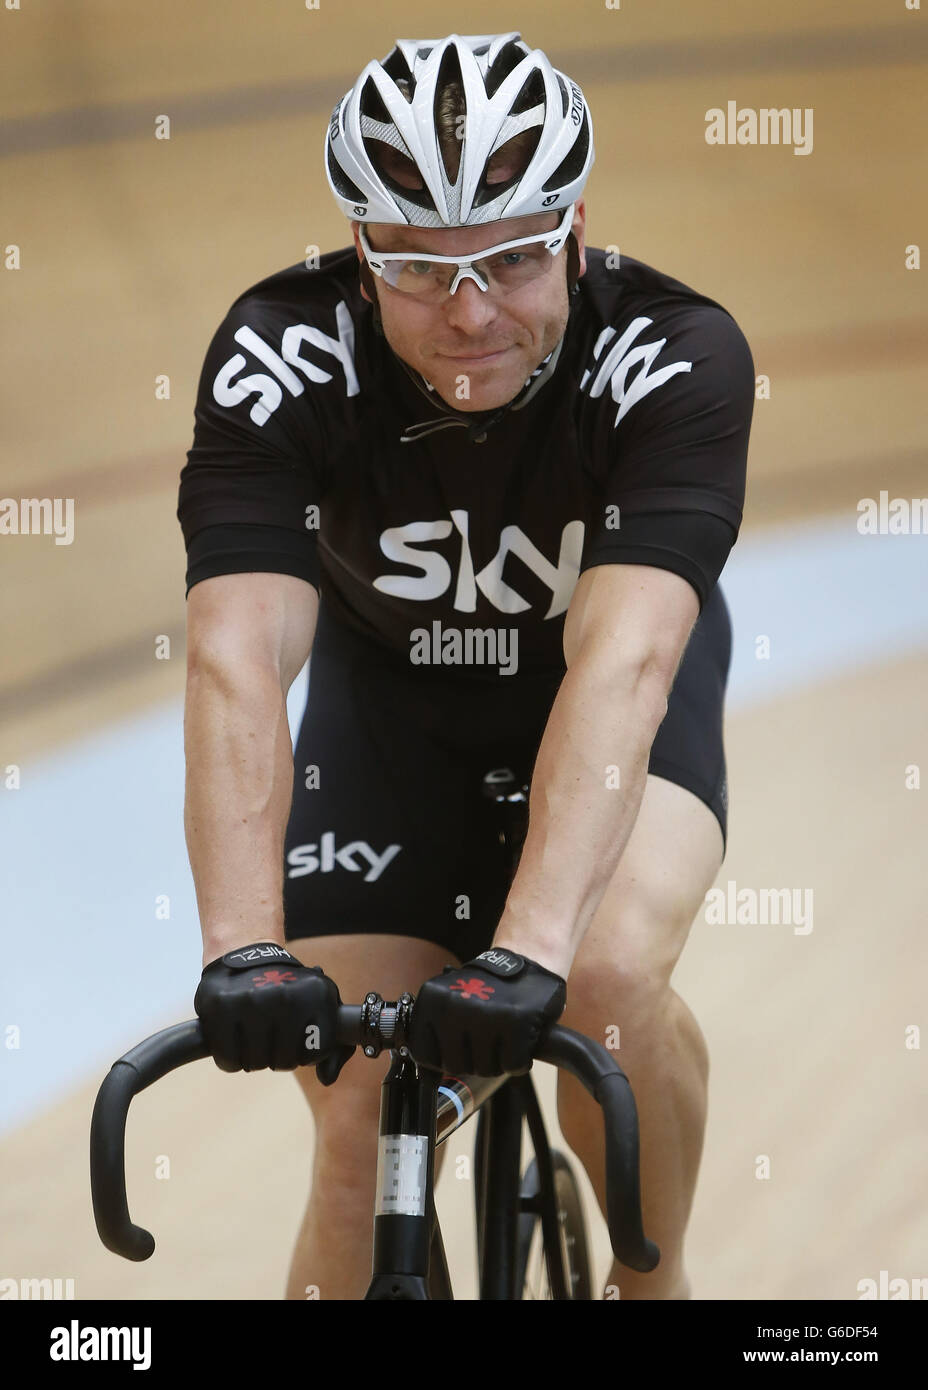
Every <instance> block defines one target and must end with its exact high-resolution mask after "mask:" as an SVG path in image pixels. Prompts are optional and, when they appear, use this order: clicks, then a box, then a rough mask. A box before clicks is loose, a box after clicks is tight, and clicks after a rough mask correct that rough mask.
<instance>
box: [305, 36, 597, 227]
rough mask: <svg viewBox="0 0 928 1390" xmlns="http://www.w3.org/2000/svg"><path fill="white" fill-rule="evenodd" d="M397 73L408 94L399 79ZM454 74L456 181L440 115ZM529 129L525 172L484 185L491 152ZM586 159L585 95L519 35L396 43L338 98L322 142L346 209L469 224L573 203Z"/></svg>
mask: <svg viewBox="0 0 928 1390" xmlns="http://www.w3.org/2000/svg"><path fill="white" fill-rule="evenodd" d="M404 78H405V79H406V82H407V83H408V84H409V88H410V92H411V95H410V96H409V97H407V96H406V95H404V93H403V91H402V90H401V88H400V87H399V86H398V85H397V79H404ZM449 81H458V82H460V83H461V85H462V88H463V93H464V103H465V109H464V112H463V115H464V118H465V119H464V126H463V139H462V141H461V152H460V161H459V165H458V169H457V176H456V178H455V180H454V182H453V183H452V182H451V180H450V179H449V177H448V170H447V168H446V167H445V161H444V158H443V156H442V152H441V148H440V144H439V139H438V133H437V130H436V122H435V111H436V102H437V97H438V96H439V95H440V93H441V91H442V89H443V87H444V86H445V84H446V83H447V82H449ZM532 127H538V137H537V142H536V144H535V148H534V151H533V152H532V154H531V157H530V159H529V161H528V164H527V166H526V167H525V169H524V170H522V172H520V173H517V174H515V175H513V176H512V177H511V178H509V179H507V180H506V181H505V182H504V183H488V182H487V166H488V164H489V160H490V157H491V156H492V155H493V154H495V152H496V151H497V150H499V149H500V148H501V147H502V146H503V145H505V144H506V143H507V142H508V141H509V140H511V139H512V138H513V137H514V136H516V135H518V134H520V133H521V132H522V131H524V130H530V129H531V128H532ZM377 142H382V143H384V144H387V145H391V146H392V147H393V148H394V149H396V150H398V151H399V152H400V153H401V154H403V155H405V156H406V158H407V159H409V160H411V161H412V164H413V165H414V166H415V169H416V171H417V172H418V175H419V177H420V178H421V181H422V187H421V188H418V189H417V188H408V187H404V186H402V185H401V184H400V183H398V182H397V181H396V179H394V178H392V177H391V176H390V174H388V173H387V172H386V171H385V170H384V169H383V168H382V167H378V164H377V152H376V151H377ZM593 157H594V155H593V127H592V122H591V120H590V113H589V109H588V107H587V104H586V101H585V99H584V96H583V93H582V91H581V90H580V88H579V87H578V85H577V83H576V82H573V81H572V80H571V79H570V78H569V77H567V76H565V74H564V73H562V72H559V71H558V70H557V69H556V68H554V67H552V66H551V63H550V62H549V61H548V59H547V57H546V56H545V54H544V53H543V52H542V51H541V49H540V48H535V49H530V48H529V47H528V45H527V44H525V43H523V41H522V38H521V36H520V35H519V34H518V33H511V34H481V35H465V36H464V37H462V36H461V35H459V34H451V35H450V36H449V37H448V38H446V39H398V40H397V42H396V46H395V47H394V48H393V49H392V50H391V51H390V53H389V54H388V55H387V56H386V58H384V59H383V61H382V62H370V63H368V65H367V67H366V68H365V69H364V71H363V72H362V73H361V76H360V77H359V78H358V80H357V82H356V83H355V84H354V86H353V87H352V88H351V90H350V91H348V92H346V93H345V95H344V96H343V97H342V99H341V101H339V103H338V105H337V106H336V107H335V109H334V111H333V112H332V117H331V120H330V123H329V129H328V133H327V135H326V141H325V168H326V177H327V179H328V181H329V187H330V188H331V189H332V192H333V194H334V195H335V198H336V201H337V202H338V205H339V207H340V208H341V210H342V212H343V213H344V214H345V215H346V216H347V217H349V218H354V219H357V220H358V221H362V222H392V223H402V224H404V225H408V226H414V227H472V226H477V225H479V224H481V223H485V222H494V221H497V220H501V219H503V218H512V217H526V216H528V215H529V214H531V213H539V212H548V211H551V210H562V209H564V208H566V207H567V206H568V205H569V204H570V203H573V202H575V201H577V200H578V199H579V197H580V195H581V193H582V191H583V186H584V184H585V182H586V179H587V175H588V174H589V171H590V168H591V166H592V164H593Z"/></svg>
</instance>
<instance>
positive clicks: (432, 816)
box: [178, 33, 754, 1298]
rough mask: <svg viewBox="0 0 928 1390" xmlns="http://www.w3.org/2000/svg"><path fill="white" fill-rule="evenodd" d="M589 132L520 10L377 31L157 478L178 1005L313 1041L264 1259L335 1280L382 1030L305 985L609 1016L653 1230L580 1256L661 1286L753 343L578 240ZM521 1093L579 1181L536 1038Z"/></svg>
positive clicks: (569, 1109)
mask: <svg viewBox="0 0 928 1390" xmlns="http://www.w3.org/2000/svg"><path fill="white" fill-rule="evenodd" d="M593 157H594V151H593V132H592V125H591V119H590V113H589V110H588V108H587V104H586V101H585V99H584V96H583V93H582V91H581V89H580V88H579V86H578V85H577V83H576V82H574V81H572V80H571V79H570V78H568V77H566V76H565V75H564V74H563V73H561V72H559V71H558V70H557V69H555V68H554V67H552V65H551V63H550V62H549V60H548V58H547V57H546V56H545V54H544V53H543V52H541V51H540V50H538V49H530V48H529V47H528V45H527V44H525V43H524V42H523V41H522V39H521V37H520V35H519V34H517V33H508V34H499V35H490V36H487V35H483V36H464V37H462V36H459V35H456V34H453V35H451V36H449V37H448V38H446V39H443V40H424V41H417V40H400V41H398V42H397V44H396V46H395V47H394V48H393V50H392V51H391V52H390V54H389V55H388V56H387V57H386V58H385V59H384V60H383V62H379V63H378V62H371V63H369V64H368V65H367V66H366V67H365V68H364V70H363V72H362V73H361V74H360V76H359V78H358V80H357V82H356V83H355V84H354V86H353V87H352V88H351V89H350V91H348V92H347V93H346V94H345V96H344V97H343V98H342V100H341V101H339V103H338V105H337V106H336V108H335V110H334V112H333V115H332V119H331V123H330V125H329V129H328V132H327V135H326V139H325V168H326V172H327V178H328V181H329V185H330V187H331V190H332V192H333V194H334V196H335V198H336V200H337V203H338V206H339V207H340V209H341V210H342V212H343V213H344V214H345V215H346V216H347V217H348V218H349V219H350V225H351V229H352V235H353V245H352V246H350V247H348V248H346V249H343V250H338V251H332V252H328V253H326V254H323V255H321V256H318V257H314V256H309V257H308V258H307V261H306V262H305V263H302V262H301V263H299V264H297V265H295V266H291V267H289V268H287V269H284V270H281V271H279V272H277V273H276V274H273V275H271V276H270V277H268V278H267V279H265V280H262V281H261V282H260V283H258V284H256V285H254V286H252V287H251V288H249V289H248V290H246V291H245V292H244V293H243V294H241V295H240V296H239V298H238V299H237V300H236V301H235V302H234V304H233V305H232V307H231V308H230V310H229V312H228V314H227V315H226V317H225V319H224V320H223V322H222V323H221V325H220V327H219V329H218V330H217V332H216V333H215V335H214V337H213V339H212V342H211V344H210V346H209V349H208V351H207V354H206V359H205V363H204V367H203V372H202V376H201V380H200V388H199V394H198V399H197V405H196V416H195V434H194V442H193V447H192V448H191V450H190V451H189V454H188V461H187V464H186V466H185V468H184V469H183V470H182V473H181V483H180V495H179V505H178V517H179V520H180V523H181V526H182V528H183V534H184V538H185V542H186V546H187V594H188V686H187V700H186V711H185V740H186V754H187V764H188V777H187V799H186V807H185V826H186V831H187V842H188V847H189V853H190V860H191V866H192V869H193V873H194V879H195V883H196V888H197V897H198V904H199V911H200V918H201V925H202V931H203V966H204V969H203V976H202V979H201V982H200V985H199V988H198V990H197V994H196V999H195V1005H196V1009H197V1012H198V1014H199V1015H200V1017H201V1019H202V1022H203V1026H204V1030H205V1032H206V1035H207V1039H208V1041H209V1042H210V1044H211V1047H212V1049H213V1053H214V1056H215V1057H216V1060H217V1063H218V1065H220V1066H221V1067H223V1068H224V1069H228V1070H236V1069H239V1068H242V1067H244V1068H245V1069H246V1070H250V1069H253V1068H258V1067H267V1066H272V1067H276V1068H295V1067H297V1065H298V1064H299V1063H300V1062H303V1061H306V1060H308V1059H310V1060H315V1061H317V1062H318V1067H317V1068H314V1067H307V1066H303V1067H300V1069H299V1070H297V1071H296V1077H297V1080H298V1082H299V1084H300V1086H301V1087H302V1089H303V1091H304V1092H305V1094H306V1096H307V1098H308V1100H309V1104H310V1106H311V1107H312V1111H313V1115H314V1119H315V1127H316V1129H315V1132H316V1150H315V1161H314V1171H313V1174H312V1184H311V1192H310V1198H309V1204H308V1207H307V1210H306V1215H305V1219H304V1222H303V1225H302V1228H301V1230H300V1232H299V1234H298V1237H297V1242H296V1248H295V1251H294V1255H293V1262H292V1267H291V1271H290V1277H289V1283H288V1288H287V1295H288V1297H293V1298H304V1297H306V1296H307V1290H308V1289H311V1288H312V1287H313V1286H314V1287H315V1288H317V1289H318V1290H319V1293H320V1296H321V1297H323V1298H325V1297H329V1298H359V1297H362V1296H363V1294H364V1292H365V1290H366V1288H367V1284H368V1281H369V1277H370V1248H371V1234H372V1207H373V1198H374V1173H375V1168H376V1154H377V1116H378V1109H379V1090H380V1083H381V1080H382V1077H383V1075H384V1072H385V1068H386V1066H387V1064H388V1062H389V1057H388V1055H385V1056H384V1057H383V1058H382V1059H381V1062H382V1065H381V1064H378V1065H375V1064H372V1063H370V1062H369V1061H368V1060H367V1059H361V1058H359V1059H356V1060H354V1061H351V1060H350V1059H351V1049H346V1048H339V1047H337V1046H336V1045H335V1041H334V1034H333V1027H334V1022H333V1020H334V1009H335V1007H336V1006H337V1004H338V1002H339V999H340V996H339V989H340V990H341V991H342V992H343V994H344V997H345V998H346V999H350V1000H351V1001H357V1000H358V999H360V998H361V997H362V994H363V992H364V991H365V990H367V989H368V988H371V987H373V988H376V989H378V990H379V991H380V992H381V993H382V994H384V995H385V997H387V998H395V997H396V996H397V995H398V994H399V993H400V992H401V991H402V990H404V989H408V990H410V991H411V992H413V993H415V994H416V995H417V1003H416V1009H415V1015H414V1027H415V1029H416V1032H415V1033H414V1035H413V1038H412V1039H411V1044H410V1046H411V1050H412V1052H413V1055H414V1056H415V1058H416V1060H417V1061H418V1062H420V1063H421V1064H423V1065H427V1066H433V1067H437V1066H441V1067H445V1068H447V1069H448V1070H450V1071H467V1070H470V1071H477V1072H485V1073H490V1074H498V1073H499V1072H500V1071H503V1070H505V1071H524V1070H526V1069H527V1067H528V1065H529V1061H530V1058H531V1049H532V1046H533V1044H534V1042H535V1041H536V1040H537V1037H538V1035H539V1033H540V1031H541V1030H542V1029H543V1028H545V1027H546V1026H548V1025H549V1024H550V1023H552V1022H554V1021H555V1020H558V1021H560V1022H561V1023H562V1024H564V1025H565V1026H568V1027H573V1028H576V1029H578V1030H580V1031H581V1032H583V1033H586V1034H588V1035H589V1036H591V1037H593V1038H596V1039H598V1040H599V1041H602V1042H610V1043H611V1044H612V1045H615V1043H616V1042H618V1043H619V1048H620V1050H619V1052H618V1053H617V1056H618V1059H619V1061H620V1063H621V1065H622V1066H623V1068H624V1069H625V1071H626V1073H627V1075H628V1077H629V1079H630V1081H631V1084H632V1088H633V1090H634V1093H635V1096H636V1100H637V1104H638V1111H639V1123H640V1129H641V1182H642V1206H643V1212H644V1218H645V1229H646V1230H647V1232H648V1234H649V1235H650V1236H651V1237H652V1238H653V1239H655V1240H656V1241H657V1242H658V1244H659V1245H660V1247H661V1250H662V1259H661V1263H660V1265H659V1266H658V1268H657V1270H655V1271H654V1272H652V1273H651V1274H648V1275H637V1274H633V1273H632V1272H631V1271H627V1270H625V1269H624V1268H622V1267H621V1266H619V1265H617V1264H616V1265H615V1266H614V1267H613V1269H612V1270H611V1271H610V1273H609V1275H608V1277H607V1282H608V1283H611V1284H617V1285H618V1286H619V1288H620V1291H621V1297H622V1298H685V1297H688V1296H689V1292H690V1290H689V1282H688V1279H687V1275H686V1271H685V1266H684V1258H683V1241H684V1233H685V1228H686V1224H687V1220H688V1216H689V1212H690V1207H691V1203H692V1197H693V1191H694V1187H695V1182H696V1177H697V1172H698V1167H699V1162H700V1158H701V1151H702V1142H703V1130H704V1124H705V1114H706V1089H707V1075H708V1056H707V1049H706V1044H705V1040H704V1038H703V1035H702V1032H701V1030H700V1028H699V1025H698V1024H697V1022H696V1020H695V1018H694V1017H693V1015H692V1013H691V1011H690V1009H689V1008H688V1006H687V1005H686V1004H685V1002H684V1001H683V1000H682V999H681V998H680V997H679V995H677V993H676V992H675V991H674V990H673V989H672V988H671V986H670V978H671V974H672V972H673V969H674V965H675V963H676V961H677V959H678V957H679V955H680V952H681V951H682V949H683V946H684V944H685V941H686V938H687V934H688V931H689V928H690V926H691V923H692V921H693V918H694V916H695V914H696V912H697V911H698V909H699V906H700V904H701V902H702V901H703V897H704V894H705V892H706V890H707V889H708V888H709V887H710V886H711V884H712V882H713V880H714V878H715V876H716V874H717V872H718V869H719V866H720V864H721V862H722V860H723V858H724V853H725V843H726V834H727V790H726V776H725V761H724V752H723V745H722V706H723V699H724V691H725V685H726V679H727V674H728V666H729V656H730V643H731V629H730V623H729V615H728V610H727V607H726V604H725V601H724V598H723V595H722V592H721V590H720V588H719V587H718V583H717V581H718V577H719V575H720V573H721V570H722V568H723V566H724V564H725V561H726V559H727V557H728V554H729V551H730V549H731V547H732V545H733V544H734V542H735V540H736V537H737V534H738V530H739V527H740V523H741V516H742V507H743V501H744V486H745V469H746V456H747V447H748V438H749V433H750V425H751V416H752V410H753V399H754V366H753V362H752V359H751V354H750V350H749V348H748V346H747V343H746V342H745V339H744V336H743V334H742V333H741V331H740V329H739V327H738V325H737V324H736V322H735V321H734V319H733V318H732V317H731V315H730V314H729V313H728V312H727V311H726V310H725V309H724V308H723V307H722V306H721V305H720V304H718V303H717V302H716V301H714V300H712V299H710V298H708V297H706V296H704V295H701V294H699V293H697V292H696V291H694V290H692V289H691V288H689V287H688V286H686V285H684V284H682V283H681V282H679V281H677V280H675V279H673V278H671V277H670V276H669V275H667V274H665V273H663V272H661V271H658V270H656V269H654V268H652V267H650V266H649V265H647V264H645V263H643V262H641V261H638V260H635V259H632V258H630V257H625V256H623V257H621V259H619V258H618V257H617V255H616V254H615V252H614V250H612V251H610V250H601V249H596V248H592V247H587V246H586V244H585V236H584V228H585V213H586V210H585V204H584V202H583V201H582V196H581V195H582V193H583V188H584V185H585V182H586V179H587V176H588V174H589V171H590V168H591V165H592V163H593ZM310 651H311V653H312V660H311V666H310V681H309V695H308V700H307V705H306V710H305V713H304V716H303V719H302V724H301V726H300V731H299V735H298V740H297V746H296V749H295V753H294V750H293V749H292V747H291V743H290V738H289V730H288V724H287V717H286V695H287V691H288V690H289V688H290V685H291V684H292V682H293V680H294V679H295V677H296V676H297V674H298V672H299V671H300V670H301V668H302V667H303V665H304V662H305V660H306V658H307V656H308V655H309V654H310ZM505 764H509V765H512V766H513V767H515V768H517V769H520V770H523V771H526V772H531V776H532V792H531V800H530V817H529V829H528V835H527V839H526V841H525V845H524V849H523V853H522V858H521V862H520V866H519V869H518V872H517V875H516V877H515V879H514V881H513V883H512V886H511V889H510V888H509V884H508V879H507V861H506V856H505V852H504V851H503V850H502V849H501V848H500V846H499V845H498V844H497V842H496V840H495V838H494V831H493V829H492V826H491V823H490V820H489V818H488V817H489V808H488V806H487V805H486V803H485V802H484V801H483V799H482V797H481V780H482V774H483V772H484V771H486V770H487V769H489V768H492V767H496V766H501V765H505ZM507 890H508V891H507ZM446 967H453V968H446ZM335 982H337V986H336V983H335ZM313 1029H315V1030H316V1031H315V1032H313V1031H312V1030H313ZM616 1029H618V1030H619V1031H618V1033H616ZM307 1049H308V1050H307ZM343 1069H344V1070H343ZM340 1072H343V1074H342V1075H341V1078H340V1081H339V1085H338V1087H337V1088H334V1089H331V1090H330V1089H329V1088H330V1086H331V1083H332V1081H333V1080H334V1079H335V1078H336V1076H338V1075H339V1073H340ZM558 1117H559V1122H560V1126H561V1129H562V1131H563V1134H564V1137H565V1138H566V1140H567V1142H568V1143H569V1144H570V1146H571V1148H572V1149H573V1150H574V1151H575V1153H576V1154H577V1155H578V1157H579V1158H580V1159H581V1161H582V1162H583V1163H584V1165H585V1166H586V1169H587V1172H588V1173H589V1176H590V1179H591V1181H592V1183H593V1186H594V1188H595V1190H596V1192H597V1195H598V1197H599V1200H600V1203H601V1204H602V1203H604V1202H605V1191H604V1173H603V1167H602V1120H601V1115H600V1112H599V1110H598V1108H597V1107H596V1105H595V1103H594V1102H593V1101H592V1099H591V1098H590V1097H589V1096H588V1095H587V1094H586V1092H585V1091H584V1090H583V1088H582V1087H581V1086H580V1085H579V1083H578V1082H576V1080H575V1079H574V1078H573V1077H571V1076H569V1075H568V1074H567V1073H560V1074H559V1083H558ZM439 1152H440V1156H441V1154H442V1153H443V1150H442V1151H439Z"/></svg>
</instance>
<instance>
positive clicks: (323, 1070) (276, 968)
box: [193, 941, 354, 1086]
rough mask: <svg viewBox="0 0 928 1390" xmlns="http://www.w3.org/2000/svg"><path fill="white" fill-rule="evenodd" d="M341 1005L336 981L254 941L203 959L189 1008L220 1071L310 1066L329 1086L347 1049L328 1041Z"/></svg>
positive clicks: (282, 951)
mask: <svg viewBox="0 0 928 1390" xmlns="http://www.w3.org/2000/svg"><path fill="white" fill-rule="evenodd" d="M341 1002H342V1001H341V998H340V996H339V993H338V986H337V985H336V983H335V981H334V980H330V979H329V978H328V976H327V975H326V974H325V973H324V972H323V971H322V969H321V968H320V967H319V966H318V965H314V966H307V965H304V964H303V962H302V961H300V960H297V958H296V956H293V955H291V954H290V952H289V951H287V950H285V949H284V947H283V946H278V945H277V944H276V943H275V942H270V941H259V942H256V943H255V944H254V945H253V946H240V947H238V948H237V949H236V950H234V951H227V952H226V954H225V955H224V956H220V957H219V958H218V959H217V960H213V961H210V963H209V965H207V966H205V968H204V970H203V974H202V975H201V977H200V984H199V986H198V988H197V992H196V994H195V995H194V1000H193V1007H194V1009H195V1010H196V1012H197V1015H198V1017H199V1019H200V1023H201V1025H202V1028H203V1035H204V1037H205V1039H206V1042H207V1045H208V1047H209V1049H210V1052H211V1053H212V1055H213V1058H214V1060H215V1062H216V1065H217V1066H218V1067H219V1068H220V1070H222V1071H242V1070H244V1071H260V1070H261V1069H262V1068H265V1067H270V1068H271V1069H272V1070H273V1071H290V1070H293V1069H294V1068H295V1067H298V1066H302V1065H304V1064H306V1063H309V1064H315V1065H316V1075H317V1076H318V1077H319V1080H320V1081H321V1082H322V1084H323V1085H324V1086H331V1085H332V1082H333V1081H335V1080H336V1079H337V1077H338V1074H339V1072H340V1071H341V1069H342V1067H343V1066H344V1065H345V1063H346V1062H347V1061H348V1059H349V1057H351V1056H352V1054H353V1052H354V1048H353V1047H347V1046H342V1045H339V1044H337V1043H336V1041H335V1023H336V1010H337V1009H338V1006H339V1005H340V1004H341ZM311 1029H312V1030H314V1031H312V1032H311V1031H310V1030H311Z"/></svg>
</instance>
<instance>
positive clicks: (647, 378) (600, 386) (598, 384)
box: [580, 318, 693, 429]
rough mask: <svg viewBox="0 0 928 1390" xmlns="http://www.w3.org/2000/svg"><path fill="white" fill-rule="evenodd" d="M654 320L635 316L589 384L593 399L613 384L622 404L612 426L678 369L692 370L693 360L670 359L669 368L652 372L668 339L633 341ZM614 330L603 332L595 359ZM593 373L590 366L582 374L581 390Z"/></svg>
mask: <svg viewBox="0 0 928 1390" xmlns="http://www.w3.org/2000/svg"><path fill="white" fill-rule="evenodd" d="M653 322H654V320H653V319H648V318H637V319H633V320H632V322H631V323H630V324H629V326H628V327H627V328H626V330H625V332H624V333H623V334H622V336H621V338H619V340H618V342H617V343H614V344H613V345H612V347H611V348H610V349H609V351H608V352H607V353H606V355H605V357H604V358H603V360H602V362H601V363H600V366H599V369H598V371H597V372H596V375H595V377H593V383H592V385H591V386H590V396H591V397H593V398H595V397H597V396H601V395H602V394H603V392H604V391H605V389H606V383H607V382H609V383H610V386H611V390H612V399H613V400H614V401H615V403H616V405H617V406H618V407H619V409H618V411H617V413H616V417H615V421H614V422H613V426H612V427H613V429H615V426H616V425H617V424H618V423H619V421H620V420H621V419H622V418H623V417H624V416H625V415H627V414H628V412H629V411H630V410H631V408H632V406H633V405H634V404H635V403H636V402H637V401H640V400H641V399H642V398H643V397H644V396H648V395H650V393H651V392H652V391H653V390H655V389H656V388H657V387H658V386H663V384H664V382H665V381H669V380H670V378H671V377H672V376H676V375H677V373H678V372H690V371H692V370H693V364H692V362H671V363H669V364H668V365H667V366H666V367H661V368H659V369H658V371H656V372H653V373H652V371H651V368H652V366H653V365H654V359H655V358H656V357H657V356H658V354H659V353H660V352H661V349H662V348H664V347H665V346H666V344H667V339H666V338H660V339H658V341H657V342H656V343H639V344H638V346H637V347H636V348H633V347H632V343H633V342H634V341H635V339H636V338H637V337H638V334H639V333H641V332H642V330H643V329H645V328H648V327H649V326H650V325H651V324H652V323H653ZM615 333H616V330H615V329H614V328H604V329H603V331H602V333H600V335H599V337H598V338H597V339H596V346H595V347H594V349H593V358H594V360H595V361H597V362H599V358H600V354H601V353H602V351H603V348H604V347H605V346H606V344H607V343H608V342H609V341H610V340H611V339H612V338H614V337H615ZM639 363H640V364H641V366H640V370H639V371H638V372H637V373H636V375H635V376H634V377H633V378H632V380H631V382H629V380H628V374H629V372H630V371H631V369H632V367H635V366H638V364H639ZM591 376H593V373H592V370H590V369H587V371H585V372H584V373H583V376H582V378H581V380H580V390H581V391H582V390H583V389H584V387H585V386H586V384H587V382H588V381H589V379H590V377H591Z"/></svg>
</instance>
